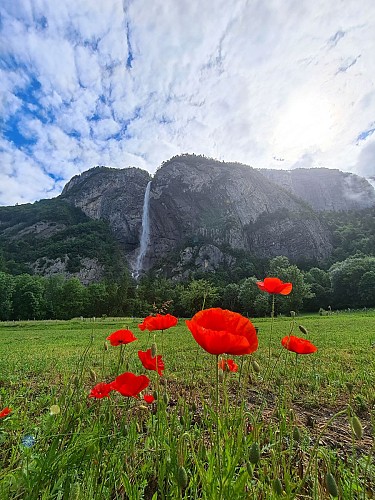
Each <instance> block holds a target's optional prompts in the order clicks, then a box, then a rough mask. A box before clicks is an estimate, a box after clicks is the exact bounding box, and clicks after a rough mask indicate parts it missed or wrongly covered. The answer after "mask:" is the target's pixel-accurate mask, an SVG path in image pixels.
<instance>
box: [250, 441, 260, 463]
mask: <svg viewBox="0 0 375 500" xmlns="http://www.w3.org/2000/svg"><path fill="white" fill-rule="evenodd" d="M259 459H260V450H259V444H258V443H253V444H252V445H251V446H250V451H249V460H250V462H251V463H252V464H254V465H255V464H257V463H258V462H259Z"/></svg>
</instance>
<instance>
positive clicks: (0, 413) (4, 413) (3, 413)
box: [0, 407, 12, 418]
mask: <svg viewBox="0 0 375 500" xmlns="http://www.w3.org/2000/svg"><path fill="white" fill-rule="evenodd" d="M11 411H12V409H11V408H8V407H6V408H4V410H2V411H0V418H4V417H6V416H7V415H9V413H10V412H11Z"/></svg>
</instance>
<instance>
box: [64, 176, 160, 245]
mask: <svg viewBox="0 0 375 500" xmlns="http://www.w3.org/2000/svg"><path fill="white" fill-rule="evenodd" d="M150 179H151V177H150V174H149V173H148V172H146V171H144V170H141V169H139V168H126V169H117V168H108V167H95V168H93V169H91V170H88V171H86V172H83V173H82V174H81V175H76V176H75V177H73V178H72V179H71V180H70V181H69V182H68V184H67V185H66V186H65V188H64V190H63V192H62V194H61V198H62V199H64V200H66V201H67V202H69V203H71V204H72V205H74V206H75V207H79V208H80V209H81V210H82V211H83V212H84V213H85V214H86V215H87V216H89V217H90V218H91V219H96V220H104V221H106V222H108V223H109V225H110V227H111V229H112V232H113V234H114V235H115V237H116V238H117V239H118V240H119V241H120V242H121V243H122V244H123V248H124V250H125V251H127V252H131V251H133V250H134V249H136V248H137V247H138V246H139V235H140V232H141V227H142V205H143V198H144V193H145V190H146V186H147V183H148V181H149V180H150Z"/></svg>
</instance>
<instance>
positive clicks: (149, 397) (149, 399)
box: [143, 394, 155, 405]
mask: <svg viewBox="0 0 375 500" xmlns="http://www.w3.org/2000/svg"><path fill="white" fill-rule="evenodd" d="M143 399H144V400H145V401H146V403H148V404H149V405H150V404H151V403H153V402H154V401H155V398H154V396H153V395H152V394H145V395H144V396H143Z"/></svg>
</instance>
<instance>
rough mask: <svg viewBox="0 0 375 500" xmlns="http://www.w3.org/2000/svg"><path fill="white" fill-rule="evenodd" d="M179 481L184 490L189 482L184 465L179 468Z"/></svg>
mask: <svg viewBox="0 0 375 500" xmlns="http://www.w3.org/2000/svg"><path fill="white" fill-rule="evenodd" d="M177 482H178V486H179V487H180V489H181V490H184V489H185V488H186V486H187V485H188V483H189V480H188V477H187V473H186V470H185V467H183V466H182V465H180V467H179V468H178V473H177Z"/></svg>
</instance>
